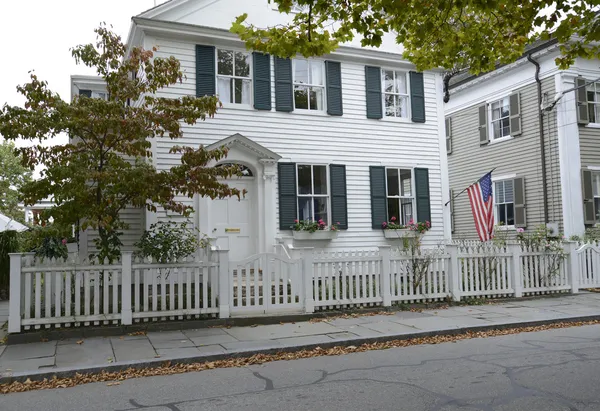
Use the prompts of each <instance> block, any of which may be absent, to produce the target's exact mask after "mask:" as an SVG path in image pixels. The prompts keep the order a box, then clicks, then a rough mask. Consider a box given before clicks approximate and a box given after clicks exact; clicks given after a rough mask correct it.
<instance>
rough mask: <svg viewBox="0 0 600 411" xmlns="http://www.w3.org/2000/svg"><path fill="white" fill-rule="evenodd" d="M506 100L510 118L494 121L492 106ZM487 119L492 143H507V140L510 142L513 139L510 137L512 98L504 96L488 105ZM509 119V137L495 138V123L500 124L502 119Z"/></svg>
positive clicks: (489, 137)
mask: <svg viewBox="0 0 600 411" xmlns="http://www.w3.org/2000/svg"><path fill="white" fill-rule="evenodd" d="M504 100H506V101H507V102H508V116H507V117H501V118H499V119H498V120H493V119H492V104H494V103H498V102H499V101H504ZM487 118H488V124H487V126H488V139H489V141H490V143H494V142H498V141H505V140H510V139H511V138H513V137H512V136H511V135H510V96H503V97H500V98H498V99H495V100H493V101H490V102H489V103H487ZM505 118H507V119H508V135H506V136H500V137H498V138H494V132H493V127H492V126H493V124H494V123H495V122H499V121H500V120H502V119H505Z"/></svg>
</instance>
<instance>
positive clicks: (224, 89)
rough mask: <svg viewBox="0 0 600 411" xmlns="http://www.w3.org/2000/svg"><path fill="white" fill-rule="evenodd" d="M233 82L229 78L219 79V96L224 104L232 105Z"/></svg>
mask: <svg viewBox="0 0 600 411" xmlns="http://www.w3.org/2000/svg"><path fill="white" fill-rule="evenodd" d="M231 80H232V79H231V78H227V77H218V78H217V93H218V94H219V100H221V101H222V102H223V103H232V100H231Z"/></svg>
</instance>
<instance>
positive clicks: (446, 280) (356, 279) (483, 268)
mask: <svg viewBox="0 0 600 411" xmlns="http://www.w3.org/2000/svg"><path fill="white" fill-rule="evenodd" d="M293 252H294V253H293V254H292V255H291V257H290V255H286V254H283V255H280V254H275V253H263V254H258V255H255V256H252V257H249V258H248V259H245V260H243V261H230V260H229V255H228V251H226V250H218V251H215V252H213V253H207V254H203V256H202V257H199V256H195V257H189V258H187V259H183V260H180V261H174V262H170V263H168V264H157V263H155V262H152V261H149V260H140V259H134V258H133V257H132V253H130V252H125V253H123V254H122V256H121V259H120V260H119V261H117V262H114V263H113V264H108V262H106V261H104V262H101V261H91V262H84V263H81V262H80V261H79V260H78V259H77V258H76V256H73V257H72V258H69V259H68V260H67V261H48V260H46V261H38V260H36V259H35V258H34V256H33V255H31V254H11V256H10V258H11V268H10V269H11V272H10V275H11V278H10V308H9V332H11V333H14V332H20V331H22V330H23V329H25V330H28V329H31V328H34V329H37V328H40V327H45V328H49V327H61V326H64V327H69V326H87V325H99V324H122V325H129V324H133V323H135V322H145V321H164V320H181V319H189V318H200V317H206V316H217V315H218V316H220V317H224V318H227V317H230V316H252V315H264V314H269V315H273V314H279V313H291V312H297V313H301V312H307V313H310V312H313V311H315V310H326V309H336V308H343V307H359V306H375V305H380V306H390V305H392V304H395V303H396V304H397V303H410V302H417V301H436V300H438V301H439V300H446V299H452V300H454V301H459V300H460V299H462V298H481V297H489V298H494V297H507V296H511V297H521V296H523V295H531V294H541V293H555V292H567V291H570V292H578V289H579V287H583V288H588V287H590V288H591V287H600V248H599V246H598V245H595V244H584V245H577V244H575V243H565V244H564V255H563V256H560V257H557V256H556V255H554V254H551V253H548V252H546V251H545V250H543V249H542V250H538V249H526V248H524V247H522V246H520V245H518V244H509V245H506V246H503V247H496V246H493V245H482V244H481V243H475V242H473V243H465V242H461V243H460V244H449V245H446V246H445V247H442V248H438V249H431V250H423V251H419V252H417V253H416V254H415V255H411V254H410V252H408V251H406V250H403V249H397V248H395V249H392V248H391V247H390V246H382V247H379V248H378V249H372V250H358V251H348V252H329V251H325V250H314V249H312V248H304V249H295V250H293Z"/></svg>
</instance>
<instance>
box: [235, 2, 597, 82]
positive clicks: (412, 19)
mask: <svg viewBox="0 0 600 411" xmlns="http://www.w3.org/2000/svg"><path fill="white" fill-rule="evenodd" d="M269 2H274V3H276V4H277V5H278V9H279V11H280V12H282V13H289V12H290V11H291V10H292V7H294V10H295V11H299V12H298V13H295V14H294V16H293V18H292V20H291V22H290V23H289V24H287V25H278V26H274V27H266V28H260V27H255V26H253V25H250V24H246V23H245V20H246V18H247V15H246V14H244V15H241V16H239V17H238V18H237V19H236V21H235V22H234V23H233V25H232V28H231V31H232V32H234V33H237V34H238V35H239V36H240V38H241V39H242V40H244V41H246V45H247V47H249V48H252V49H255V50H259V51H264V52H269V53H272V54H275V55H278V56H281V57H291V56H294V55H296V53H300V54H302V55H304V56H306V57H308V56H316V55H323V54H326V53H329V52H331V51H333V50H335V48H336V47H337V46H338V45H339V44H340V43H343V42H347V41H350V40H351V39H352V38H353V37H354V36H355V35H360V36H361V38H362V39H361V42H362V45H363V46H374V47H379V46H380V45H381V41H382V37H383V35H384V33H393V34H394V35H395V36H396V42H397V43H399V44H402V45H403V47H404V56H405V57H406V58H408V59H409V60H410V61H412V62H413V63H414V64H416V66H417V69H419V70H426V69H431V68H435V67H444V68H446V69H449V70H450V69H456V68H462V67H469V68H470V71H471V72H472V73H474V74H477V73H480V72H485V71H490V70H492V69H494V67H495V65H496V64H497V63H498V62H500V63H509V62H511V61H514V60H516V59H517V58H518V57H519V56H520V55H522V53H523V51H524V47H525V45H526V44H527V43H528V42H531V41H532V40H534V39H536V38H542V39H547V38H549V36H550V34H551V33H552V36H553V37H555V38H556V39H557V40H558V41H559V43H561V51H562V56H561V57H559V58H557V63H558V64H559V66H560V67H561V68H567V67H568V66H569V65H571V64H572V63H573V61H574V59H575V58H576V57H585V58H594V57H598V56H599V52H600V47H599V46H598V45H597V44H594V42H597V41H598V40H600V21H598V19H596V13H597V11H598V5H599V4H600V2H599V1H598V0H591V1H580V0H559V1H556V0H528V1H519V0H504V1H500V0H485V1H482V0H453V1H448V0H404V1H400V0H269ZM532 33H537V34H536V35H535V36H532Z"/></svg>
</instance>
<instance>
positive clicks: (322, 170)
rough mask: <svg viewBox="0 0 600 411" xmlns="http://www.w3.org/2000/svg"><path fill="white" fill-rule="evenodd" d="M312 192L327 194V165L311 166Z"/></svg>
mask: <svg viewBox="0 0 600 411" xmlns="http://www.w3.org/2000/svg"><path fill="white" fill-rule="evenodd" d="M313 175H314V176H313V178H314V188H315V192H314V194H327V167H326V166H313Z"/></svg>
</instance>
